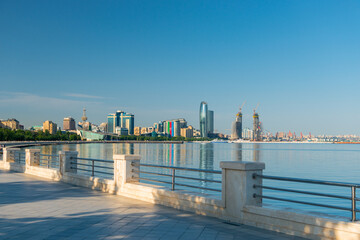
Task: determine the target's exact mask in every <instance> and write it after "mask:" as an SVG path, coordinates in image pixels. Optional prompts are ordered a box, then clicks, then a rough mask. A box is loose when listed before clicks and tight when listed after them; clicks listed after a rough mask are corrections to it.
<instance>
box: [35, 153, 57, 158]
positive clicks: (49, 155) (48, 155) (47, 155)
mask: <svg viewBox="0 0 360 240" xmlns="http://www.w3.org/2000/svg"><path fill="white" fill-rule="evenodd" d="M39 155H40V156H45V157H59V155H51V154H42V153H40V154H39Z"/></svg>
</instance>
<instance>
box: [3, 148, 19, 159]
mask: <svg viewBox="0 0 360 240" xmlns="http://www.w3.org/2000/svg"><path fill="white" fill-rule="evenodd" d="M16 158H20V148H11V147H6V148H4V149H3V161H4V162H9V163H10V162H16V161H15V160H16Z"/></svg>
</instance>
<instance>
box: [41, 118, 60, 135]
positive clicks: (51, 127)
mask: <svg viewBox="0 0 360 240" xmlns="http://www.w3.org/2000/svg"><path fill="white" fill-rule="evenodd" d="M43 131H44V132H45V131H49V133H50V134H55V133H56V132H57V124H56V123H53V122H52V121H49V120H46V121H45V122H44V123H43Z"/></svg>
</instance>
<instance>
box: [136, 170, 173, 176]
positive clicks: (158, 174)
mask: <svg viewBox="0 0 360 240" xmlns="http://www.w3.org/2000/svg"><path fill="white" fill-rule="evenodd" d="M133 172H135V173H145V174H150V175H157V176H165V177H171V176H172V175H171V174H164V173H154V172H146V171H137V170H133Z"/></svg>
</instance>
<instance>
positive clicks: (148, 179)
mask: <svg viewBox="0 0 360 240" xmlns="http://www.w3.org/2000/svg"><path fill="white" fill-rule="evenodd" d="M134 179H139V180H145V181H151V182H158V183H166V184H171V182H166V181H161V180H155V179H151V178H141V177H134Z"/></svg>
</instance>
